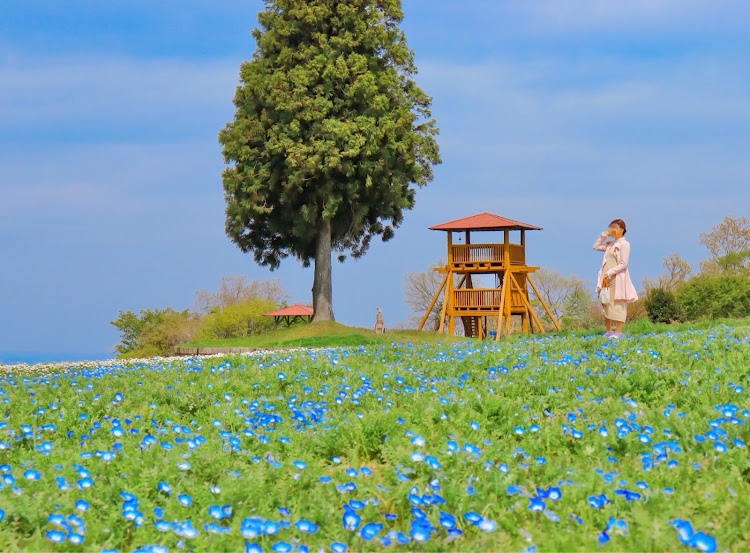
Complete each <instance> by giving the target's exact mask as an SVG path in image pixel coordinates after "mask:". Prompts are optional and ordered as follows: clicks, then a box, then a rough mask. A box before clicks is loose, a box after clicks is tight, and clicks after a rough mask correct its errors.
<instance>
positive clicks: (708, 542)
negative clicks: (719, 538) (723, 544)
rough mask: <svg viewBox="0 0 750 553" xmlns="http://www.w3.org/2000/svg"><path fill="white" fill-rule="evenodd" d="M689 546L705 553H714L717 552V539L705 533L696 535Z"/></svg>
mask: <svg viewBox="0 0 750 553" xmlns="http://www.w3.org/2000/svg"><path fill="white" fill-rule="evenodd" d="M689 545H690V546H691V547H695V548H697V549H700V550H701V551H703V552H704V553H713V552H714V551H716V539H715V538H714V537H713V536H709V535H708V534H705V533H703V532H696V533H694V534H693V537H692V539H691V540H690V544H689Z"/></svg>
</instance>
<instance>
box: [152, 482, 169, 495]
mask: <svg viewBox="0 0 750 553" xmlns="http://www.w3.org/2000/svg"><path fill="white" fill-rule="evenodd" d="M156 489H157V490H159V491H160V492H164V493H166V494H170V493H172V486H170V485H169V484H167V483H166V482H159V483H158V484H157V485H156Z"/></svg>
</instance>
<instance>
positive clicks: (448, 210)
mask: <svg viewBox="0 0 750 553" xmlns="http://www.w3.org/2000/svg"><path fill="white" fill-rule="evenodd" d="M262 5H263V3H262V2H260V1H257V0H256V1H242V2H240V1H220V0H216V1H214V2H198V1H185V0H183V1H181V2H146V1H132V0H131V1H128V2H99V1H93V0H91V1H71V2H65V3H61V2H52V1H29V0H26V1H24V2H15V3H4V4H3V6H2V7H0V114H2V115H1V116H0V236H1V237H2V249H0V254H1V257H0V259H1V260H2V261H1V263H2V272H1V273H0V275H1V276H0V290H2V293H0V315H1V316H0V360H6V361H7V360H10V359H14V358H18V357H19V355H20V356H21V357H23V356H24V355H26V356H28V357H32V356H36V357H43V356H45V355H46V356H48V357H63V358H64V357H66V356H67V357H70V356H84V357H85V356H93V355H97V356H102V355H104V354H106V353H107V352H110V351H111V350H112V346H113V345H114V344H115V343H117V341H118V335H117V332H116V330H115V329H114V328H113V327H111V326H110V325H109V324H108V321H110V320H112V319H113V318H115V317H116V315H117V311H118V309H131V310H138V309H142V308H146V307H164V306H172V307H175V308H184V307H188V306H189V305H190V304H191V303H192V301H193V293H194V291H195V290H196V289H198V288H213V287H215V286H216V285H217V284H218V279H219V277H220V276H221V275H227V274H245V275H247V276H248V277H249V278H257V279H263V278H270V277H279V278H281V279H282V280H283V282H284V283H285V284H286V286H287V287H288V288H289V289H290V291H291V292H292V294H293V296H294V298H295V299H298V300H300V301H309V299H310V292H309V291H310V287H311V285H312V273H311V270H309V269H308V270H304V269H302V268H301V266H300V265H299V264H298V263H297V262H295V261H294V260H291V259H290V260H287V261H285V262H284V264H283V265H282V267H281V269H280V270H278V271H276V272H274V273H270V272H269V271H268V270H267V269H265V268H262V267H258V266H256V265H255V264H254V263H253V261H252V258H251V256H250V255H244V254H242V253H241V252H240V251H239V250H238V249H237V248H235V247H234V246H233V245H232V244H231V242H230V241H229V240H228V239H227V238H226V236H225V235H224V231H223V225H224V213H223V210H224V204H223V195H222V188H221V180H220V172H221V169H222V159H221V155H220V148H219V144H218V142H217V133H218V131H219V129H220V128H221V127H222V126H223V125H224V123H225V122H226V121H228V120H229V119H230V118H231V116H232V112H233V106H232V96H233V93H234V88H235V86H236V84H237V82H238V80H237V76H238V70H239V64H240V62H241V61H242V60H245V59H248V58H249V57H250V55H251V53H252V50H253V41H252V37H251V35H250V30H251V29H252V28H253V27H254V26H255V24H256V13H257V11H258V10H260V9H261V8H262ZM404 12H405V21H404V29H405V31H406V34H407V39H408V42H409V44H410V46H411V47H412V48H413V49H414V50H415V53H416V61H417V65H418V67H419V69H420V72H419V75H418V78H417V80H418V82H419V83H420V84H421V86H422V87H423V88H424V89H425V90H426V91H427V92H428V93H429V94H430V95H432V96H433V99H434V103H433V113H434V115H435V117H436V118H437V121H438V125H439V127H440V129H441V134H440V137H439V140H440V145H441V154H442V157H443V164H442V165H441V166H439V167H438V168H437V170H436V175H435V180H434V181H433V182H432V183H431V184H430V185H429V186H428V187H427V188H424V189H422V190H420V191H419V192H418V195H417V203H416V207H415V209H414V210H413V211H412V212H410V213H408V214H407V216H406V219H405V222H404V224H403V225H402V227H401V228H400V229H399V231H398V232H397V235H396V238H394V239H393V240H391V241H390V242H388V243H381V242H377V243H374V244H373V246H372V247H371V250H370V252H369V253H368V255H367V256H366V257H365V258H363V259H361V260H359V261H356V262H354V261H352V260H348V261H347V262H346V263H344V264H343V265H340V264H334V269H333V282H334V313H335V315H336V317H337V319H338V320H340V321H341V322H343V323H346V324H353V325H366V326H370V325H371V324H372V323H373V321H374V313H375V307H376V306H381V307H382V309H383V312H384V314H385V317H386V323H393V322H395V321H400V320H404V319H406V318H407V316H408V315H409V313H408V310H407V308H406V306H405V304H404V302H403V291H402V283H403V276H404V273H405V272H406V271H416V270H422V269H424V268H425V267H426V266H428V265H429V263H430V262H432V261H433V260H434V259H436V258H438V257H440V256H442V255H444V248H445V242H444V235H443V233H438V232H434V231H429V230H427V227H428V226H429V225H432V224H435V223H439V222H443V221H445V220H449V219H453V218H457V217H461V216H465V215H470V214H473V213H476V212H480V211H491V212H495V213H498V214H500V215H505V216H508V217H511V218H515V219H520V220H524V221H528V222H530V223H534V224H537V225H540V226H542V227H544V230H543V231H541V232H538V233H531V235H530V236H529V238H528V250H529V252H528V259H529V260H530V261H531V262H533V263H536V264H538V265H542V266H545V267H549V268H553V269H556V270H559V271H561V272H563V273H564V274H577V275H579V276H581V277H585V278H588V279H593V277H594V275H595V274H596V273H595V271H596V270H597V268H598V264H599V262H600V254H597V253H596V252H594V251H593V250H592V249H591V244H592V243H593V241H594V239H595V238H596V235H597V233H598V232H599V231H600V230H602V229H603V228H605V227H606V225H607V223H608V222H609V221H610V220H611V219H613V218H623V219H624V220H625V221H626V222H627V224H628V237H629V238H630V241H631V244H632V258H631V273H632V276H633V280H634V282H635V283H636V285H638V284H640V281H641V279H642V277H643V276H644V275H646V274H648V275H650V276H655V275H656V274H657V273H658V272H659V271H660V265H661V260H662V258H663V257H664V256H665V255H667V254H669V253H671V252H673V251H679V252H680V253H681V254H682V255H683V257H685V258H687V259H688V260H689V261H691V262H693V263H695V264H696V266H697V262H698V261H699V260H700V259H702V258H703V256H704V251H703V248H702V247H701V246H700V245H699V244H698V234H699V233H700V232H701V231H706V230H709V229H710V228H711V226H712V225H714V224H716V223H718V222H719V221H720V220H721V219H722V218H723V217H724V216H725V215H733V216H739V215H750V156H748V152H750V63H748V60H750V27H749V26H748V25H747V21H748V20H750V3H748V2H746V1H745V0H662V1H660V2H653V1H652V0H631V1H629V2H622V1H620V0H529V1H524V2H518V1H516V0H512V1H499V0H464V1H463V2H456V1H455V0H452V1H448V0H430V1H428V0H405V1H404ZM387 268H391V269H390V270H388V269H387ZM19 352H28V353H19Z"/></svg>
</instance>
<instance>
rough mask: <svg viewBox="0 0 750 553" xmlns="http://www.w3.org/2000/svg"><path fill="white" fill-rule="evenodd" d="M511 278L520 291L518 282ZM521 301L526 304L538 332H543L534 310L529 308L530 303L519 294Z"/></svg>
mask: <svg viewBox="0 0 750 553" xmlns="http://www.w3.org/2000/svg"><path fill="white" fill-rule="evenodd" d="M511 277H512V278H513V282H514V283H515V285H516V287H517V288H518V289H519V290H520V289H521V287H520V286H518V282H516V278H515V277H514V276H513V275H511ZM521 300H522V301H523V303H525V304H526V308H527V309H528V310H529V313H531V316H532V317H533V318H534V320H535V321H536V324H537V325H539V330H541V331H542V332H544V327H543V326H542V323H540V322H539V318H538V317H537V316H536V313H534V310H533V309H532V308H531V302H529V299H528V298H527V297H526V296H525V295H523V294H521ZM553 320H554V319H553Z"/></svg>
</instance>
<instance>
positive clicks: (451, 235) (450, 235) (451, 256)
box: [447, 231, 453, 270]
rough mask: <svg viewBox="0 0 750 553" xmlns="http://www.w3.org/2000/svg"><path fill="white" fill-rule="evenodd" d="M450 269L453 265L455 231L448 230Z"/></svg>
mask: <svg viewBox="0 0 750 553" xmlns="http://www.w3.org/2000/svg"><path fill="white" fill-rule="evenodd" d="M447 234H448V269H449V270H450V269H451V267H453V233H452V232H451V231H448V233H447Z"/></svg>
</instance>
